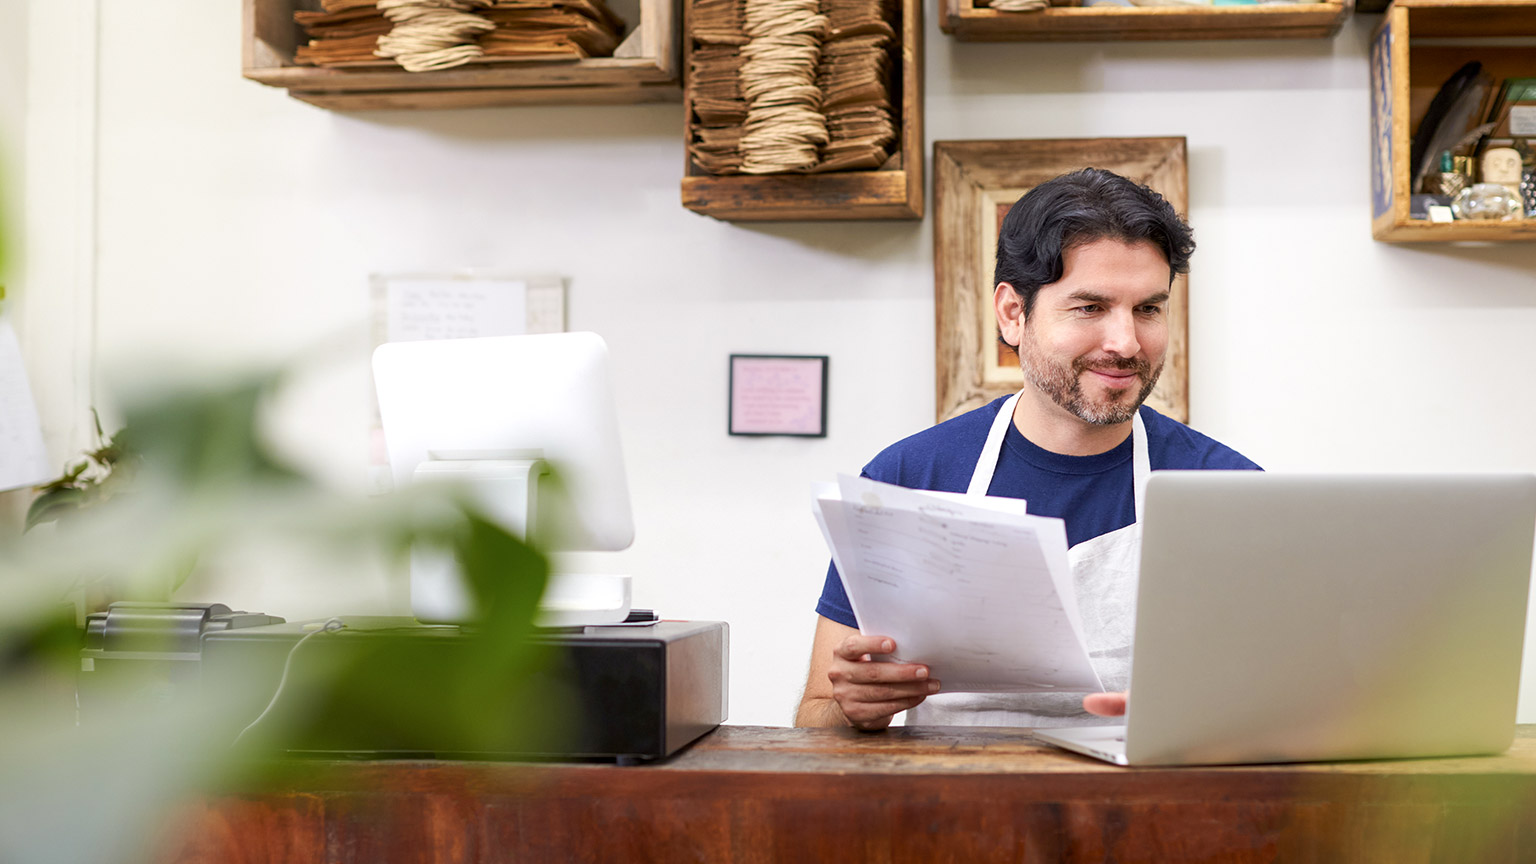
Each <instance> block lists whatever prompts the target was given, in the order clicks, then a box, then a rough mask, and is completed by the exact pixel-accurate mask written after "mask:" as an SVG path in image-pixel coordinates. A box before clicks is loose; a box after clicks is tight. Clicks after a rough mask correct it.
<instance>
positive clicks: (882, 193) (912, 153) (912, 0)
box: [682, 0, 923, 222]
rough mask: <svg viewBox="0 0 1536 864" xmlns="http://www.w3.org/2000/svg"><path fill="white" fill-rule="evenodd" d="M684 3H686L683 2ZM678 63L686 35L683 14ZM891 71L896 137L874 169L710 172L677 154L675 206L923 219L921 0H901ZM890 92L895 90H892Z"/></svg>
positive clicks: (688, 112)
mask: <svg viewBox="0 0 1536 864" xmlns="http://www.w3.org/2000/svg"><path fill="white" fill-rule="evenodd" d="M684 6H685V7H688V8H691V2H689V0H685V2H684ZM683 17H684V28H683V29H684V36H683V40H682V42H683V68H684V69H687V68H689V60H690V58H691V55H692V52H693V48H694V45H693V40H692V39H690V38H689V37H688V36H687V33H688V14H687V12H685V13H684V16H683ZM900 36H901V46H900V55H899V57H900V65H901V68H900V70H899V74H898V76H896V77H898V78H899V81H900V88H901V92H900V94H899V99H900V101H899V105H898V106H897V107H898V108H899V110H900V113H901V116H900V118H899V126H900V136H901V139H900V143H899V145H898V148H897V150H896V153H895V155H893V156H892V158H891V160H890V162H889V163H887V164H886V166H885V167H884V168H882V169H880V170H878V171H840V172H829V173H826V174H766V175H756V176H754V175H745V174H732V175H713V174H708V173H706V172H705V171H704V170H703V169H702V168H700V167H699V166H698V165H697V164H695V163H694V161H693V159H692V158H691V157H689V156H684V159H685V167H684V172H683V173H684V176H683V183H682V198H683V206H684V207H687V208H688V209H689V210H693V211H695V212H698V213H704V214H707V215H709V216H714V217H716V218H718V219H727V220H733V221H776V222H782V221H795V220H852V219H921V218H923V118H922V112H923V10H922V0H901V27H900ZM894 95H897V94H893V96H894ZM683 116H684V117H685V118H686V119H685V121H684V123H685V124H686V126H685V129H684V141H689V140H692V137H693V106H692V104H691V102H690V99H689V95H688V94H687V93H686V92H685V93H684V96H683Z"/></svg>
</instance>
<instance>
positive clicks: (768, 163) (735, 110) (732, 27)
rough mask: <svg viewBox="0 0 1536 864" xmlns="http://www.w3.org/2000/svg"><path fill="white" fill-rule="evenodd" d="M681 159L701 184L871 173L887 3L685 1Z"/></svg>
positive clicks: (882, 99)
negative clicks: (688, 41) (689, 113)
mask: <svg viewBox="0 0 1536 864" xmlns="http://www.w3.org/2000/svg"><path fill="white" fill-rule="evenodd" d="M692 2H693V7H692V11H691V16H690V18H691V21H692V27H691V31H690V34H689V35H690V37H691V38H692V39H693V43H694V44H693V47H694V50H693V54H692V62H691V66H690V69H689V78H688V87H689V94H690V102H691V104H692V107H693V115H694V116H693V124H692V127H693V135H692V138H691V140H690V141H689V152H690V154H691V156H692V158H693V160H694V162H695V163H696V164H697V165H698V166H699V167H700V168H702V169H704V170H705V171H707V172H709V173H711V174H738V173H741V174H772V173H781V172H802V173H816V172H822V171H838V170H857V169H873V168H879V167H880V166H881V165H883V164H884V163H885V162H886V160H887V159H888V158H889V155H890V150H891V146H892V144H893V143H894V142H895V141H896V138H897V134H896V121H895V112H894V110H893V109H892V105H891V97H890V93H891V88H890V80H891V74H892V63H891V50H892V48H893V46H894V45H895V44H896V29H895V27H894V26H893V25H892V22H893V21H894V20H896V11H897V9H896V4H895V0H692Z"/></svg>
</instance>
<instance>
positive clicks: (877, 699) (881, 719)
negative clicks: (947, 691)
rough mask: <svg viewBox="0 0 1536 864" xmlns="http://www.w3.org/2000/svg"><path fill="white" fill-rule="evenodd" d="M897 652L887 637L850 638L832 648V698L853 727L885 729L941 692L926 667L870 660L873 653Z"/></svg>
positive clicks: (829, 670)
mask: <svg viewBox="0 0 1536 864" xmlns="http://www.w3.org/2000/svg"><path fill="white" fill-rule="evenodd" d="M895 650H896V643H895V642H894V641H892V640H891V639H890V638H888V637H885V636H849V637H848V638H847V639H844V640H843V641H842V642H841V643H839V644H838V646H837V647H836V648H835V649H833V651H832V656H833V660H832V665H831V666H830V667H829V668H828V669H827V679H828V680H829V681H831V682H832V699H833V700H834V701H835V702H837V707H838V708H840V709H842V712H843V716H844V717H846V718H848V722H849V723H850V724H852V725H854V726H856V727H858V728H860V729H884V728H885V727H887V726H889V725H891V718H892V717H895V716H896V715H897V714H899V713H901V712H902V711H905V710H907V709H908V708H911V707H913V706H915V705H917V704H918V703H920V702H922V701H923V700H924V699H927V698H928V695H929V694H930V693H937V692H939V682H938V681H935V680H932V679H930V678H929V677H928V667H927V666H924V665H922V664H920V663H877V662H875V661H874V660H871V659H870V655H871V654H889V653H891V652H892V651H895Z"/></svg>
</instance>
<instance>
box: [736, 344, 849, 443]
mask: <svg viewBox="0 0 1536 864" xmlns="http://www.w3.org/2000/svg"><path fill="white" fill-rule="evenodd" d="M729 431H730V434H732V435H797V436H802V437H808V438H825V437H826V435H827V358H826V357H806V356H794V355H778V354H732V355H731V383H730V422H729Z"/></svg>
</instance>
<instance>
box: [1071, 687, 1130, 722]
mask: <svg viewBox="0 0 1536 864" xmlns="http://www.w3.org/2000/svg"><path fill="white" fill-rule="evenodd" d="M1130 698H1131V694H1130V693H1089V694H1088V695H1087V696H1084V697H1083V710H1084V711H1087V712H1088V713H1089V714H1097V715H1099V716H1100V717H1124V716H1125V706H1126V705H1127V704H1128V703H1129V702H1130Z"/></svg>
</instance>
